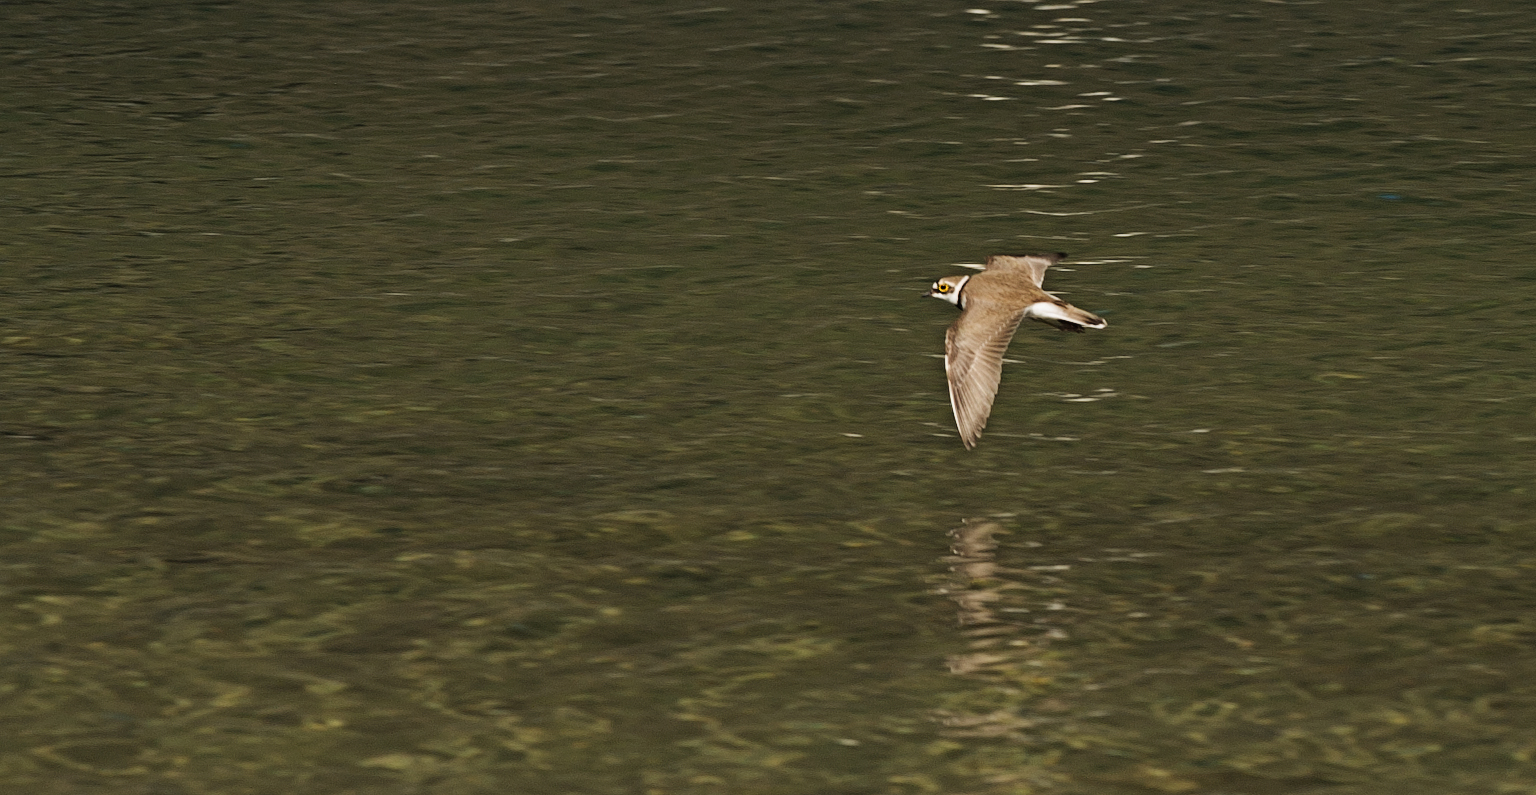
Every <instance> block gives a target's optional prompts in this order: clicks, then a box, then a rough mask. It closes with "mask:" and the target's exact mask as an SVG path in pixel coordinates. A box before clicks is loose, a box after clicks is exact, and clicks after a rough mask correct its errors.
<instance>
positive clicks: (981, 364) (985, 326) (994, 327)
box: [944, 306, 1024, 449]
mask: <svg viewBox="0 0 1536 795" xmlns="http://www.w3.org/2000/svg"><path fill="white" fill-rule="evenodd" d="M1023 319H1024V310H1023V309H1017V310H1007V309H1001V308H994V307H986V306H972V307H971V308H970V309H967V310H966V311H965V312H964V313H963V314H961V315H960V319H959V320H957V321H955V324H954V325H952V326H950V327H949V333H948V334H946V335H945V337H944V371H945V373H946V374H947V375H948V377H949V405H950V407H951V408H952V409H954V412H955V427H956V428H957V429H959V431H960V441H962V442H964V443H965V446H966V448H967V449H970V448H972V447H975V446H976V441H977V440H978V439H980V438H981V429H982V428H985V427H986V426H987V417H988V416H989V415H991V413H992V401H993V399H995V398H996V397H997V386H998V383H999V382H1000V381H1001V380H1002V377H1003V353H1004V352H1005V351H1007V350H1008V343H1009V342H1010V341H1011V340H1012V339H1013V334H1014V332H1016V331H1018V329H1019V323H1020V321H1022V320H1023Z"/></svg>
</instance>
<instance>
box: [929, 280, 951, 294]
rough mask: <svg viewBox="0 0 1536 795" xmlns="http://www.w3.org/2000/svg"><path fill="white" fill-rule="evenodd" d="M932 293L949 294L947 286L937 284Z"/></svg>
mask: <svg viewBox="0 0 1536 795" xmlns="http://www.w3.org/2000/svg"><path fill="white" fill-rule="evenodd" d="M933 291H934V292H936V293H947V292H949V285H947V284H945V283H943V282H939V283H938V284H935V285H934V286H933Z"/></svg>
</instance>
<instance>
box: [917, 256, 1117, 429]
mask: <svg viewBox="0 0 1536 795" xmlns="http://www.w3.org/2000/svg"><path fill="white" fill-rule="evenodd" d="M1066 256H1067V255H1066V254H1023V255H1010V254H994V255H993V256H990V257H987V264H986V267H985V268H984V269H983V270H982V271H981V272H980V273H975V274H969V275H965V276H945V277H944V278H942V279H939V280H938V281H936V282H934V283H933V286H932V287H930V288H929V290H928V292H927V293H926V294H925V296H924V297H927V298H938V299H940V300H942V301H948V302H950V303H951V304H954V305H955V306H957V307H960V319H959V320H956V321H955V322H954V324H953V325H951V326H950V327H949V332H948V333H947V334H945V335H944V372H945V374H946V375H947V376H948V378H949V405H950V407H951V408H952V409H954V412H955V427H956V428H958V429H959V431H960V441H962V442H964V443H965V448H966V449H967V450H970V449H972V448H974V447H975V446H976V442H977V441H978V440H979V439H980V438H981V429H982V428H985V427H987V416H988V415H990V414H991V413H992V401H993V399H994V398H996V397H997V385H998V382H999V381H1000V380H1002V376H1003V352H1004V351H1006V350H1008V343H1009V342H1010V341H1011V340H1012V339H1013V334H1014V332H1015V331H1017V330H1018V328H1019V323H1020V322H1021V321H1023V320H1024V318H1029V319H1030V320H1038V321H1040V322H1041V323H1045V324H1046V325H1050V326H1055V327H1056V328H1058V329H1060V330H1062V331H1075V332H1078V333H1082V332H1083V330H1084V329H1090V328H1091V329H1101V328H1104V327H1106V326H1108V325H1109V324H1108V323H1106V322H1104V318H1102V317H1099V316H1098V315H1095V314H1093V313H1092V312H1086V311H1084V310H1081V309H1078V308H1077V307H1075V306H1073V305H1071V304H1069V303H1067V302H1066V301H1063V300H1061V299H1060V298H1057V297H1056V296H1054V295H1051V294H1050V293H1048V292H1046V291H1045V290H1044V289H1042V288H1041V286H1040V285H1041V282H1043V281H1044V280H1045V270H1046V269H1047V268H1049V267H1051V266H1052V265H1055V264H1056V263H1058V262H1060V261H1061V260H1063V259H1065V258H1066Z"/></svg>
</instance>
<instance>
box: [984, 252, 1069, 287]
mask: <svg viewBox="0 0 1536 795" xmlns="http://www.w3.org/2000/svg"><path fill="white" fill-rule="evenodd" d="M1066 256H1067V255H1066V254H1022V255H1018V256H1014V255H1010V254H993V255H992V256H990V257H987V270H989V271H1002V272H1008V271H1015V272H1018V273H1022V274H1024V275H1025V276H1026V277H1028V278H1029V281H1030V282H1031V283H1032V284H1034V285H1035V286H1036V287H1041V285H1043V284H1044V283H1045V269H1046V268H1049V267H1051V266H1052V265H1055V264H1056V263H1058V262H1061V261H1062V260H1063V259H1066Z"/></svg>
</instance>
